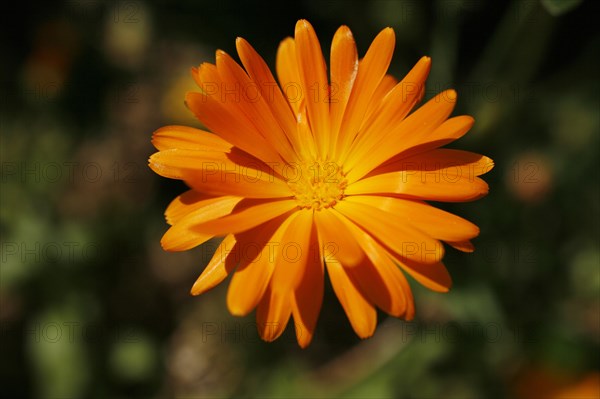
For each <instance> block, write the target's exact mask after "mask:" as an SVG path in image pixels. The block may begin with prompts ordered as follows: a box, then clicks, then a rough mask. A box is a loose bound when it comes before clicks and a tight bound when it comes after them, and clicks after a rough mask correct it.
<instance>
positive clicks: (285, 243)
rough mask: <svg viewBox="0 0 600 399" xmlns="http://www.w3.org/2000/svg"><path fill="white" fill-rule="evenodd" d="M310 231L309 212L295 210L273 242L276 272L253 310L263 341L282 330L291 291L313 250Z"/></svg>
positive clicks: (289, 307) (311, 226) (289, 305)
mask: <svg viewBox="0 0 600 399" xmlns="http://www.w3.org/2000/svg"><path fill="white" fill-rule="evenodd" d="M312 230H313V216H312V212H308V211H300V212H296V213H295V214H294V215H292V217H291V218H290V219H289V223H288V226H287V228H285V229H283V233H282V235H281V240H279V241H278V242H277V243H276V244H279V245H276V248H275V255H274V256H275V271H274V272H273V276H272V277H271V283H270V284H269V289H268V290H267V292H266V293H265V295H264V296H263V299H262V301H261V302H260V304H259V306H258V311H257V312H256V320H257V324H258V329H259V333H260V335H261V337H262V338H263V339H264V340H266V341H272V340H274V339H276V338H277V337H278V336H279V335H281V333H282V332H283V330H285V326H286V325H287V322H288V320H289V317H290V314H291V311H292V297H293V295H294V291H295V290H296V289H297V288H298V287H299V286H300V283H301V281H302V277H303V275H304V272H305V270H306V267H307V264H308V262H309V256H310V255H311V253H312V251H310V250H309V248H310V243H311V240H312V239H311V235H312Z"/></svg>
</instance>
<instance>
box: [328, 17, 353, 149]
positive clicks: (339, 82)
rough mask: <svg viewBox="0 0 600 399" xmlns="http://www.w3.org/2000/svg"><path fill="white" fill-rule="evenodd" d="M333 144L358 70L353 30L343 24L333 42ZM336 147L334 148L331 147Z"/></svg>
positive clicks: (333, 144)
mask: <svg viewBox="0 0 600 399" xmlns="http://www.w3.org/2000/svg"><path fill="white" fill-rule="evenodd" d="M330 63H331V95H330V97H331V98H330V114H331V121H330V122H331V143H330V144H331V146H332V147H333V146H335V143H336V141H337V136H338V133H339V130H340V125H341V123H342V118H343V116H344V110H345V109H346V104H347V103H348V99H349V98H350V92H351V91H352V85H353V84H354V79H355V78H356V73H357V72H358V53H357V51H356V43H355V42H354V37H353V36H352V32H351V31H350V29H348V27H347V26H341V27H340V28H339V29H338V30H337V32H335V35H334V36H333V42H332V43H331V61H330ZM330 149H334V148H330Z"/></svg>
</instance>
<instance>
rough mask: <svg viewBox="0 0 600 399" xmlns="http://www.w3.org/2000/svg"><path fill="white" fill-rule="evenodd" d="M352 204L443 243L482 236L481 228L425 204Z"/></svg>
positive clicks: (388, 200)
mask: <svg viewBox="0 0 600 399" xmlns="http://www.w3.org/2000/svg"><path fill="white" fill-rule="evenodd" d="M349 200H351V201H353V202H357V203H361V204H365V205H370V206H372V207H375V208H378V209H381V210H383V211H386V212H389V213H391V214H393V215H394V217H395V218H397V220H399V221H401V223H403V224H409V225H411V226H413V227H414V228H416V229H418V230H421V231H422V232H424V233H426V234H428V235H430V236H431V237H433V238H436V239H438V240H443V241H452V242H454V241H465V240H469V239H471V238H473V237H476V236H477V235H479V228H478V227H477V226H475V225H474V224H473V223H471V222H469V221H468V220H465V219H463V218H461V217H458V216H456V215H453V214H451V213H449V212H445V211H443V210H441V209H438V208H435V207H433V206H431V205H429V204H427V203H425V202H422V201H414V200H406V199H402V198H394V197H384V196H367V195H366V196H362V195H360V196H359V195H357V196H352V197H350V198H349Z"/></svg>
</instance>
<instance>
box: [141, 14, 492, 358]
mask: <svg viewBox="0 0 600 399" xmlns="http://www.w3.org/2000/svg"><path fill="white" fill-rule="evenodd" d="M394 44H395V38H394V32H393V30H392V29H390V28H386V29H384V30H383V31H381V33H380V34H379V35H378V36H377V37H376V38H375V40H374V41H373V43H372V44H371V46H370V47H369V49H368V51H367V53H366V54H365V56H364V57H363V58H362V59H360V60H359V58H358V53H357V49H356V45H355V42H354V38H353V36H352V33H351V32H350V30H349V29H348V28H347V27H345V26H342V27H340V28H339V29H338V31H337V32H336V33H335V36H334V38H333V42H332V45H331V55H330V60H331V62H330V68H329V74H328V73H327V68H326V65H325V61H324V58H323V54H322V51H321V47H320V44H319V41H318V39H317V36H316V34H315V31H314V30H313V27H312V26H311V25H310V24H309V23H308V22H307V21H305V20H300V21H298V23H297V25H296V31H295V37H294V38H287V39H285V40H284V41H283V42H281V45H280V46H279V50H278V53H277V65H276V67H277V68H276V69H277V77H278V83H277V82H276V81H275V78H274V76H273V75H272V73H271V71H270V70H269V68H268V67H267V65H266V63H265V61H264V60H263V59H262V58H261V57H260V56H259V55H258V54H257V53H256V51H255V50H254V49H253V48H252V47H251V46H250V44H249V43H248V42H246V41H245V40H244V39H241V38H238V39H237V41H236V46H237V51H238V54H239V57H240V59H241V64H242V65H241V66H240V65H239V64H238V63H237V62H236V61H234V60H233V59H232V58H231V57H230V56H229V55H228V54H226V53H225V52H223V51H217V53H216V63H215V64H209V63H203V64H202V65H200V66H199V67H198V68H193V69H192V76H193V78H194V79H195V80H196V82H197V84H198V86H199V90H198V92H192V93H188V94H187V95H186V104H187V106H188V108H189V109H190V110H191V111H192V112H193V113H194V114H195V115H196V116H197V118H198V119H199V120H200V121H201V122H202V123H203V124H204V125H205V126H206V127H207V128H208V129H209V130H210V131H212V133H209V132H207V131H204V130H200V129H194V128H190V127H183V126H167V127H163V128H161V129H159V130H157V131H156V132H155V133H154V136H153V139H152V141H153V143H154V145H155V146H156V148H157V149H158V150H159V152H157V153H155V154H153V155H152V156H151V157H150V160H149V163H150V167H151V168H152V169H153V170H154V171H155V172H156V173H158V174H160V175H162V176H165V177H169V178H173V179H180V180H183V181H184V182H185V183H186V184H187V185H188V186H189V187H190V188H191V189H190V190H189V191H187V192H185V193H183V194H182V195H180V196H179V197H177V198H175V200H173V202H172V203H171V204H170V205H169V207H168V208H167V210H166V212H165V215H166V219H167V222H168V223H169V224H170V225H171V227H170V228H169V230H168V231H167V232H166V233H165V235H164V236H163V238H162V241H161V243H162V245H163V247H164V248H165V249H166V250H170V251H182V250H187V249H190V248H192V247H195V246H197V245H200V244H202V243H204V242H205V241H207V240H209V239H211V238H213V237H218V236H222V237H224V238H223V241H222V242H221V244H220V245H219V247H218V248H217V250H216V252H215V254H214V256H213V258H212V260H211V261H210V262H209V264H208V265H207V266H206V268H205V269H204V271H203V272H202V274H201V275H200V277H199V278H198V280H197V281H196V283H195V284H194V286H193V287H192V294H194V295H198V294H201V293H203V292H205V291H207V290H209V289H211V288H213V287H214V286H216V285H217V284H219V283H220V282H221V281H223V280H224V279H225V278H226V277H227V276H228V275H230V274H232V275H233V277H232V279H231V282H230V285H229V289H228V294H227V305H228V307H229V310H230V311H231V313H233V314H235V315H240V316H243V315H246V314H248V313H250V312H251V311H252V310H254V309H255V308H256V309H257V311H256V317H257V325H258V329H259V333H260V335H261V337H262V338H263V339H265V340H267V341H271V340H274V339H276V338H277V337H278V336H279V335H280V334H281V333H282V332H283V331H284V329H285V327H286V325H287V324H288V321H289V319H290V317H293V320H294V323H295V327H296V336H297V339H298V342H299V344H300V345H301V346H302V347H305V346H307V345H308V344H309V343H310V341H311V339H312V336H313V332H314V328H315V325H316V323H317V318H318V314H319V311H320V308H321V302H322V298H323V289H324V287H323V285H324V273H325V269H327V273H328V274H329V277H330V280H331V283H332V286H333V290H334V291H335V293H336V295H337V297H338V298H339V300H340V302H341V304H342V306H343V308H344V310H345V312H346V314H347V316H348V319H349V320H350V323H351V325H352V327H353V328H354V331H355V332H356V333H357V334H358V335H359V336H360V337H361V338H365V337H369V336H371V335H372V334H373V333H374V331H375V326H376V323H377V315H376V310H375V309H376V308H380V309H382V310H383V311H385V312H387V313H388V314H390V315H392V316H396V317H403V318H405V319H411V318H412V317H413V316H414V302H413V297H412V293H411V289H410V287H409V284H408V282H407V280H406V278H405V275H404V272H406V273H407V274H409V275H410V276H412V277H413V278H414V279H415V280H416V281H418V282H419V283H421V284H423V285H425V286H426V287H428V288H430V289H432V290H434V291H440V292H445V291H447V290H448V289H449V288H450V285H451V279H450V276H449V274H448V272H447V270H446V268H445V266H444V265H443V263H442V257H443V255H444V246H443V244H442V242H445V243H447V244H448V245H450V246H452V247H454V248H457V249H459V250H461V251H465V252H470V251H472V250H473V246H472V244H471V242H470V239H472V238H474V237H475V236H477V235H478V233H479V229H478V228H477V226H475V225H474V224H472V223H470V222H468V221H466V220H464V219H462V218H460V217H458V216H455V215H453V214H450V213H448V212H445V211H442V210H440V209H438V208H435V207H433V206H431V205H429V204H428V203H427V202H426V201H428V200H431V201H449V202H459V201H470V200H474V199H477V198H480V197H482V196H484V195H485V194H487V192H488V186H487V184H486V183H485V182H484V181H483V180H481V179H480V178H479V177H478V176H479V175H481V174H484V173H486V172H487V171H489V170H490V169H491V167H492V166H493V163H492V161H491V160H490V159H489V158H487V157H485V156H482V155H478V154H474V153H471V152H465V151H460V150H451V149H441V148H440V147H441V146H444V145H446V144H448V143H450V142H452V141H454V140H456V139H458V138H460V137H461V136H463V135H464V134H465V133H466V132H467V131H468V130H469V129H470V128H471V126H472V124H473V118H471V117H470V116H456V117H452V118H449V116H450V114H451V112H452V110H453V108H454V105H455V103H456V98H457V96H456V93H455V92H454V91H453V90H447V91H444V92H442V93H440V94H438V95H437V96H435V97H434V98H433V99H431V100H429V101H428V102H427V103H425V104H424V105H423V106H421V107H420V108H418V109H416V110H415V111H413V112H412V113H411V111H412V109H413V108H414V107H415V105H416V104H417V103H418V102H419V101H420V100H421V99H422V97H423V94H424V89H425V80H426V78H427V75H428V73H429V69H430V65H431V60H430V59H429V58H428V57H423V58H421V59H420V60H419V61H418V62H417V64H416V65H415V66H414V67H413V69H412V70H411V71H410V72H409V73H408V74H407V75H406V77H405V78H404V79H403V80H402V81H400V82H397V81H396V80H395V79H394V78H393V77H391V76H390V75H387V74H386V73H387V69H388V67H389V64H390V61H391V58H392V53H393V50H394Z"/></svg>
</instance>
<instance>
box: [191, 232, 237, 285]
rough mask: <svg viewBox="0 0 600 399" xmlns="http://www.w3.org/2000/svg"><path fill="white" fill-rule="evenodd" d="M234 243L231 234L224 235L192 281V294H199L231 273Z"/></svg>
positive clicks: (233, 261)
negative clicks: (202, 268) (194, 280)
mask: <svg viewBox="0 0 600 399" xmlns="http://www.w3.org/2000/svg"><path fill="white" fill-rule="evenodd" d="M235 243H236V240H235V237H234V235H233V234H228V235H227V236H225V238H224V239H223V241H221V244H220V245H219V247H218V248H217V250H216V251H215V253H214V255H213V257H212V259H211V260H210V262H208V265H206V267H205V268H204V271H202V274H200V277H198V279H197V280H196V282H195V283H194V285H193V287H192V290H191V294H192V295H200V294H203V293H205V292H206V291H208V290H210V289H211V288H214V287H215V286H217V285H218V284H219V283H221V281H223V280H225V278H226V277H227V276H228V275H229V273H231V271H232V270H233V268H234V267H235V265H236V264H237V261H236V260H235V257H234V256H230V254H231V250H232V248H233V247H234V246H235Z"/></svg>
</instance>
